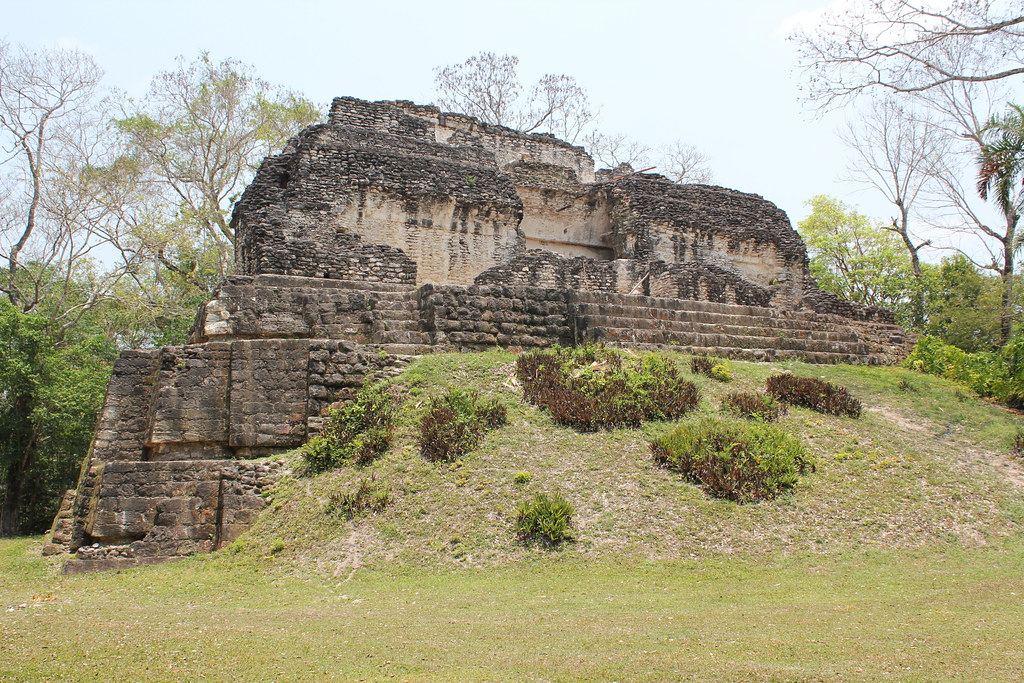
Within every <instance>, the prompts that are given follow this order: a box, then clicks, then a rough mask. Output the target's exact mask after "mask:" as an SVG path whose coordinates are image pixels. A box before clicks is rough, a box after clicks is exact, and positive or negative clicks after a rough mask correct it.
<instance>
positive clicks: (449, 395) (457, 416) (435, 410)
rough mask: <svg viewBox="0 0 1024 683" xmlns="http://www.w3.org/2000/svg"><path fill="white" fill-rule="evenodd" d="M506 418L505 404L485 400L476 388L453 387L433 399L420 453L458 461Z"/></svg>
mask: <svg viewBox="0 0 1024 683" xmlns="http://www.w3.org/2000/svg"><path fill="white" fill-rule="evenodd" d="M505 421H506V410H505V406H504V405H503V404H502V403H501V402H500V401H498V400H497V399H492V400H490V401H483V400H481V399H480V397H479V396H477V394H476V392H475V391H468V390H465V389H449V390H448V391H446V392H445V393H444V395H443V396H438V397H435V398H432V399H431V400H430V403H429V404H428V405H427V412H426V414H425V415H424V416H423V418H422V419H421V420H420V434H419V442H420V453H421V454H422V455H423V457H425V458H426V459H427V460H435V461H436V460H445V461H451V460H455V459H456V458H460V457H462V456H463V455H465V454H466V453H468V452H469V451H471V450H473V449H474V448H476V446H477V444H479V443H480V441H481V439H483V437H484V434H486V433H487V431H488V430H491V429H495V428H496V427H500V426H501V425H503V424H505Z"/></svg>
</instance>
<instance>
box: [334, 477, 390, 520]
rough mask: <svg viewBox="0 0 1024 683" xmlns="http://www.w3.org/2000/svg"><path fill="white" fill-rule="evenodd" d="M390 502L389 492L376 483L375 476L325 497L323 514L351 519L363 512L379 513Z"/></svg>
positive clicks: (386, 488)
mask: <svg viewBox="0 0 1024 683" xmlns="http://www.w3.org/2000/svg"><path fill="white" fill-rule="evenodd" d="M390 502H391V490H390V489H389V488H388V487H386V486H384V485H383V484H380V483H378V482H377V477H376V476H370V477H368V478H365V479H360V480H359V482H358V483H357V484H356V485H355V486H353V487H351V488H349V489H346V490H344V491H333V492H331V494H330V495H329V496H328V497H327V503H326V504H325V505H324V512H325V513H326V514H329V515H340V516H342V517H344V518H345V519H352V518H353V517H356V516H358V515H359V514H361V513H363V512H380V511H381V510H383V509H384V508H386V507H387V506H388V503H390Z"/></svg>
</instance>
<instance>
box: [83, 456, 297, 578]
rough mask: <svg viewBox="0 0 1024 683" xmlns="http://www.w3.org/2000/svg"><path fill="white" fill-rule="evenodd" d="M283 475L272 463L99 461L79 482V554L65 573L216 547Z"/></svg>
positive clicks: (245, 523)
mask: <svg viewBox="0 0 1024 683" xmlns="http://www.w3.org/2000/svg"><path fill="white" fill-rule="evenodd" d="M280 474H281V468H280V464H279V463H277V462H274V461H270V462H244V461H230V460H227V461H225V460H213V461H209V460H207V461H169V462H126V461H121V462H111V463H106V464H97V465H95V466H93V467H92V468H91V469H90V471H89V472H88V473H87V475H86V476H85V477H83V482H82V485H81V486H80V487H79V492H78V498H80V499H81V504H80V505H79V506H78V507H79V510H78V514H77V517H78V519H79V520H80V522H79V526H80V531H79V534H78V536H79V537H78V538H77V539H76V540H77V542H76V543H75V549H76V551H77V552H76V554H75V557H74V559H72V560H69V561H68V562H67V563H66V564H65V571H66V573H80V572H83V571H91V570H96V569H119V568H124V567H132V566H138V565H141V564H152V563H154V562H159V561H165V560H167V559H170V558H174V557H183V556H186V555H192V554H195V553H198V552H209V551H211V550H215V549H217V548H219V547H221V546H223V545H224V544H226V543H230V542H231V541H233V540H234V539H235V538H237V537H238V535H239V534H241V533H242V532H243V531H244V530H245V529H247V528H248V527H249V525H250V524H251V523H252V522H253V521H254V520H255V518H256V515H257V514H258V513H259V511H260V509H261V508H262V507H263V505H264V502H265V501H264V498H263V495H262V494H263V492H264V491H266V490H267V489H268V488H269V487H270V486H271V485H272V484H273V483H274V482H275V481H277V479H278V478H279V477H280Z"/></svg>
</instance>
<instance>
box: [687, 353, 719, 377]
mask: <svg viewBox="0 0 1024 683" xmlns="http://www.w3.org/2000/svg"><path fill="white" fill-rule="evenodd" d="M717 364H718V363H717V361H716V360H715V359H714V358H711V357H710V356H694V357H693V358H691V359H690V372H692V373H693V374H695V375H704V376H705V377H711V371H712V370H713V369H714V367H715V365H717Z"/></svg>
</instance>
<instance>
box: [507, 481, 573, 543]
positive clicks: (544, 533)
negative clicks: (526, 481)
mask: <svg viewBox="0 0 1024 683" xmlns="http://www.w3.org/2000/svg"><path fill="white" fill-rule="evenodd" d="M572 515H573V509H572V505H571V504H570V503H569V501H567V500H566V499H565V498H563V497H562V496H560V495H558V494H555V495H553V496H548V495H546V494H544V493H537V494H534V496H533V498H532V499H530V500H524V501H523V502H521V503H520V504H519V507H517V508H516V521H515V532H516V536H517V537H518V538H519V540H521V541H525V542H530V541H539V542H541V543H544V544H546V545H558V544H559V543H562V542H563V541H570V540H572V538H573V533H572Z"/></svg>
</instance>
